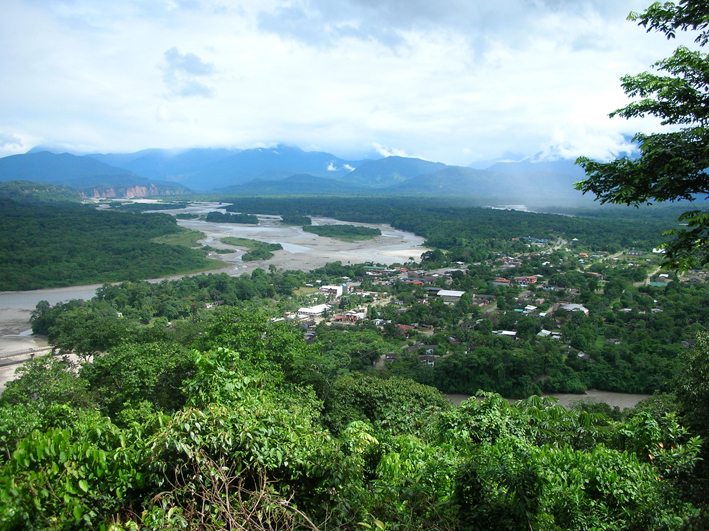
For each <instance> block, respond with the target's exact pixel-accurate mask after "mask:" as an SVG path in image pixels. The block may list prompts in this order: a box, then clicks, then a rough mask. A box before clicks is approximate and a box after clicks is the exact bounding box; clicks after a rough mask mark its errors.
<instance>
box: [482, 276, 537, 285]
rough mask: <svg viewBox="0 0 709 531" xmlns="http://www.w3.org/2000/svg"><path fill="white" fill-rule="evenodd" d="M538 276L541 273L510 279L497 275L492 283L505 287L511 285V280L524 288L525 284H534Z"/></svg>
mask: <svg viewBox="0 0 709 531" xmlns="http://www.w3.org/2000/svg"><path fill="white" fill-rule="evenodd" d="M540 278H541V275H531V276H528V277H514V278H513V279H512V280H509V279H507V278H504V277H497V278H496V279H495V280H493V281H492V285H493V286H498V287H503V288H507V287H509V286H511V285H512V282H514V283H515V284H517V285H518V286H519V287H520V288H526V287H527V286H531V285H533V284H536V283H537V282H538V281H539V279H540Z"/></svg>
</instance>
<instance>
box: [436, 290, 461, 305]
mask: <svg viewBox="0 0 709 531" xmlns="http://www.w3.org/2000/svg"><path fill="white" fill-rule="evenodd" d="M437 295H438V296H439V297H443V302H450V303H453V302H458V301H459V300H460V298H461V297H462V296H463V295H465V292H464V291H456V290H452V289H442V290H440V291H439V292H438V293H437Z"/></svg>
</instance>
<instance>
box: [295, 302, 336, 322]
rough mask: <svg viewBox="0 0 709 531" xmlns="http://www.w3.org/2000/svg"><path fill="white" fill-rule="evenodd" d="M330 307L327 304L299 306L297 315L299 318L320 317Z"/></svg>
mask: <svg viewBox="0 0 709 531" xmlns="http://www.w3.org/2000/svg"><path fill="white" fill-rule="evenodd" d="M329 309H330V305H328V304H318V305H317V306H311V307H310V308H301V309H300V310H298V317H299V318H300V319H308V318H311V319H312V318H313V317H320V316H321V315H322V314H323V313H325V312H326V311H327V310H329Z"/></svg>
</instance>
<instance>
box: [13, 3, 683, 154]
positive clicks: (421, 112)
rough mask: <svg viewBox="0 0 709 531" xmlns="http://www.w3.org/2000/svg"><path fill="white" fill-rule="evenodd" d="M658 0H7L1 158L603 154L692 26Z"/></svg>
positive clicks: (644, 127)
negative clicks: (156, 152) (174, 153)
mask: <svg viewBox="0 0 709 531" xmlns="http://www.w3.org/2000/svg"><path fill="white" fill-rule="evenodd" d="M650 3H651V2H650V0H645V1H637V0H495V1H494V2H492V1H482V0H436V1H432V0H253V1H251V0H245V1H243V2H239V1H221V0H145V1H142V0H120V1H117V0H66V1H64V0H0V8H1V9H2V10H1V11H0V12H2V17H0V49H2V50H3V53H2V54H0V79H1V80H2V82H0V156H8V155H13V154H18V153H25V152H27V151H28V150H29V149H31V148H32V147H35V146H37V145H47V146H53V147H55V148H62V149H66V150H67V151H70V152H76V153H95V152H102V153H106V152H112V153H122V152H132V151H138V150H141V149H146V148H189V147H229V148H240V149H247V148H253V147H267V146H273V145H276V144H280V143H285V144H291V145H296V146H299V147H301V148H302V149H304V150H306V151H316V150H317V151H327V152H330V153H333V154H334V155H337V156H339V157H341V158H345V159H350V160H356V159H359V158H365V157H375V156H376V157H378V156H380V155H384V156H387V155H400V156H415V157H421V158H424V159H427V160H434V161H439V162H444V163H446V164H455V165H462V166H465V165H468V164H470V163H474V162H476V161H481V160H491V159H496V158H500V157H504V156H505V153H510V152H511V153H515V154H518V155H519V156H532V155H535V154H536V155H537V156H538V157H540V158H556V157H564V158H573V157H577V156H580V155H587V156H590V157H593V158H598V159H607V158H609V157H612V156H613V155H614V154H616V153H618V152H621V151H626V150H628V148H629V138H630V137H632V135H633V134H635V133H636V132H638V131H643V132H653V131H659V130H661V126H660V124H659V123H658V121H657V120H654V119H650V118H646V119H642V120H641V119H637V120H631V121H627V120H624V119H621V118H614V119H610V118H608V113H610V112H611V111H613V110H614V109H617V108H619V107H622V106H623V105H625V104H626V103H627V102H628V100H627V98H626V96H625V95H624V94H623V91H622V89H621V87H620V81H619V80H620V78H621V76H623V75H626V74H635V73H639V72H642V71H646V70H648V69H649V68H650V66H651V65H652V63H654V62H655V61H657V60H659V59H661V58H663V57H666V56H668V55H669V54H670V53H671V52H672V50H674V48H675V47H676V46H677V45H679V44H686V45H689V46H690V47H693V46H694V45H693V44H692V39H691V36H682V35H680V36H679V37H678V39H677V40H673V41H669V42H668V41H667V39H666V38H665V37H664V36H662V35H659V34H656V33H646V31H645V30H644V29H643V28H641V27H638V26H637V25H636V23H634V22H630V21H628V20H627V16H628V13H629V12H630V11H642V10H643V9H644V8H645V7H647V5H649V4H650Z"/></svg>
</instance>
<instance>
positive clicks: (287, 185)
mask: <svg viewBox="0 0 709 531" xmlns="http://www.w3.org/2000/svg"><path fill="white" fill-rule="evenodd" d="M218 192H219V193H224V194H233V195H328V194H329V195H339V194H357V193H367V192H371V189H370V188H367V187H364V186H357V185H352V184H349V183H346V182H343V181H336V180H333V179H325V178H323V177H315V176H313V175H308V174H300V175H291V176H290V177H287V178H285V179H283V180H281V181H272V180H262V179H255V180H253V181H251V182H249V183H246V184H243V185H241V186H230V187H228V188H223V189H221V190H218Z"/></svg>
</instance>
